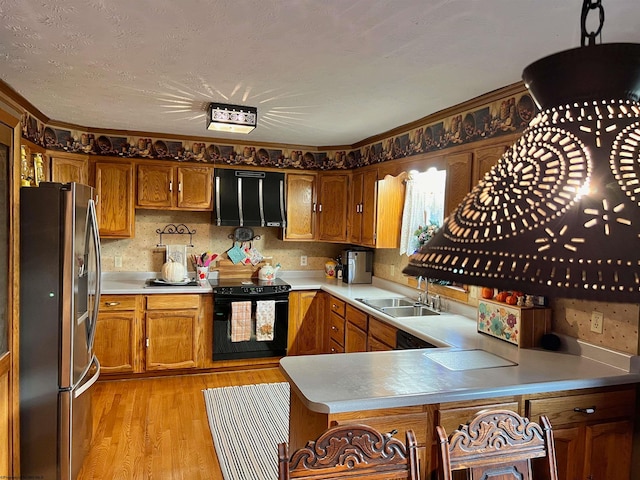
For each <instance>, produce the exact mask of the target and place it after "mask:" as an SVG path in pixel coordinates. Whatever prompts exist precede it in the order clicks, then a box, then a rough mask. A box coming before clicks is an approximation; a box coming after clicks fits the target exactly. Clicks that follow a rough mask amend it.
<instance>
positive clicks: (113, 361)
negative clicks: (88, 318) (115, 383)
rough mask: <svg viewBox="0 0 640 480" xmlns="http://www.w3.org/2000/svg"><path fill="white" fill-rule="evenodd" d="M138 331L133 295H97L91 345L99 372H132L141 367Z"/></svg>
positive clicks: (137, 315)
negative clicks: (99, 296)
mask: <svg viewBox="0 0 640 480" xmlns="http://www.w3.org/2000/svg"><path fill="white" fill-rule="evenodd" d="M140 333H141V332H140V316H139V309H138V300H137V297H136V296H135V295H103V296H102V297H101V299H100V311H99V312H98V320H97V322H96V336H95V343H94V347H93V348H94V351H95V354H96V356H97V357H98V360H99V361H100V368H101V370H102V373H136V372H139V371H140V370H141V367H142V364H141V359H140V352H141V349H140V338H141V335H140Z"/></svg>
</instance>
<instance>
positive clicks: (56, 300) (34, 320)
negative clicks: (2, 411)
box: [20, 183, 100, 480]
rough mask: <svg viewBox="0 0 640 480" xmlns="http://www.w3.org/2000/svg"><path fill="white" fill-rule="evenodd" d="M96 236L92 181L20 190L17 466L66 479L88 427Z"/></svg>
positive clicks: (77, 464)
mask: <svg viewBox="0 0 640 480" xmlns="http://www.w3.org/2000/svg"><path fill="white" fill-rule="evenodd" d="M99 297H100V239H99V236H98V227H97V222H96V211H95V204H94V200H93V188H92V187H88V186H86V185H81V184H77V183H68V184H62V183H41V184H40V186H39V187H23V188H22V189H21V190H20V458H21V461H20V466H21V467H20V468H21V474H22V477H23V478H38V479H43V480H49V479H56V480H58V479H62V480H68V479H74V480H75V478H76V476H77V474H78V472H79V470H80V468H81V467H82V462H83V460H84V457H85V456H86V452H87V451H88V449H89V446H90V442H91V434H92V418H91V390H90V387H91V386H92V385H93V384H94V383H95V382H96V380H97V379H98V375H99V374H100V364H99V362H98V360H97V358H96V356H95V354H94V352H93V340H94V335H95V330H96V319H97V313H98V303H99Z"/></svg>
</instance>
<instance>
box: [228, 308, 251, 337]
mask: <svg viewBox="0 0 640 480" xmlns="http://www.w3.org/2000/svg"><path fill="white" fill-rule="evenodd" d="M249 340H251V302H231V341H232V342H247V341H249Z"/></svg>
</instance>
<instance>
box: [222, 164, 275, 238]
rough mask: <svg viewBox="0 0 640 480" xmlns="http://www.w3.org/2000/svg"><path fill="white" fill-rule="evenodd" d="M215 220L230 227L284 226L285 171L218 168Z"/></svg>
mask: <svg viewBox="0 0 640 480" xmlns="http://www.w3.org/2000/svg"><path fill="white" fill-rule="evenodd" d="M214 177H215V196H216V198H215V204H216V207H215V209H214V215H215V223H216V225H218V226H227V227H284V226H285V224H286V218H287V217H286V209H285V193H284V192H285V184H284V173H280V172H262V171H255V170H234V169H227V168H216V169H215V170H214Z"/></svg>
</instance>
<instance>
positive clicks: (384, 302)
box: [356, 297, 416, 309]
mask: <svg viewBox="0 0 640 480" xmlns="http://www.w3.org/2000/svg"><path fill="white" fill-rule="evenodd" d="M356 300H358V301H359V302H362V303H364V304H365V305H369V306H370V307H373V308H377V309H381V308H385V307H405V306H413V304H415V303H416V301H415V300H413V299H411V298H406V297H395V298H356Z"/></svg>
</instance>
